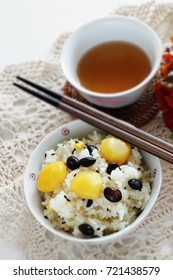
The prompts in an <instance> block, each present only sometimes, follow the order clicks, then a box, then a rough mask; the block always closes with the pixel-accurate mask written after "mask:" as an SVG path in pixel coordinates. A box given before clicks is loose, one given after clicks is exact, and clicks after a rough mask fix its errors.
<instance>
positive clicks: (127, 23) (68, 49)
mask: <svg viewBox="0 0 173 280" xmlns="http://www.w3.org/2000/svg"><path fill="white" fill-rule="evenodd" d="M108 41H125V42H129V43H133V44H135V45H137V46H138V47H140V48H142V49H143V50H144V51H145V53H146V54H147V55H148V57H149V60H150V63H151V71H150V73H149V75H148V76H147V77H146V78H145V79H144V80H143V81H142V82H141V83H140V84H138V85H137V86H135V87H133V88H131V89H129V90H126V91H122V92H119V93H105V94H103V93H99V92H93V91H91V90H88V89H86V88H84V87H83V86H82V85H81V84H80V82H79V79H78V76H77V73H76V69H77V65H78V63H79V60H80V59H81V57H82V56H83V54H84V53H86V51H87V50H89V49H90V48H92V47H94V46H95V45H98V44H101V43H105V42H108ZM161 55H162V46H161V42H160V40H159V38H158V36H157V34H156V33H155V32H154V31H153V30H152V29H151V28H150V27H149V26H148V25H146V24H145V23H144V22H141V21H139V20H137V19H134V18H131V17H126V16H112V17H111V16H110V17H106V18H101V19H97V20H94V21H92V22H89V23H87V24H85V25H83V26H82V27H80V28H79V29H78V30H76V31H75V32H73V33H72V34H71V36H70V37H69V38H68V39H67V41H66V43H65V45H64V47H63V50H62V56H61V64H62V69H63V72H64V75H65V77H66V79H67V80H68V81H69V82H70V83H71V84H72V85H73V86H74V87H75V88H76V89H77V90H78V92H79V93H81V95H82V96H83V97H84V98H85V99H87V100H88V101H89V102H91V103H93V104H96V105H99V106H103V107H114V108H118V107H123V106H127V105H130V104H132V103H134V102H136V101H137V100H138V99H139V98H140V97H141V95H142V94H143V93H144V92H145V91H146V90H147V88H148V87H149V85H150V83H151V81H152V79H153V77H154V75H155V74H156V72H157V70H158V68H159V66H160V62H161Z"/></svg>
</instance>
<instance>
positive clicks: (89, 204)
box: [86, 199, 93, 207]
mask: <svg viewBox="0 0 173 280" xmlns="http://www.w3.org/2000/svg"><path fill="white" fill-rule="evenodd" d="M92 204H93V200H92V199H88V201H87V204H86V207H90V206H91V205H92Z"/></svg>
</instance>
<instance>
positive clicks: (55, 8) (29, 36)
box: [0, 0, 173, 260]
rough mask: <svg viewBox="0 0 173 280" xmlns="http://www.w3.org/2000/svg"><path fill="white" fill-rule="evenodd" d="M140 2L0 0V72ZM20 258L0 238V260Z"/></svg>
mask: <svg viewBox="0 0 173 280" xmlns="http://www.w3.org/2000/svg"><path fill="white" fill-rule="evenodd" d="M156 1H158V2H160V1H159V0H156ZM142 2H146V0H136V1H131V0H121V1H117V0H90V1H89V0H70V1H69V0H29V1H28V0H0V71H2V70H3V69H4V68H5V67H6V66H7V65H11V64H18V63H21V62H27V61H33V60H39V59H46V57H47V56H48V54H49V51H50V49H51V47H52V45H53V43H54V42H55V41H56V39H57V38H58V37H59V35H60V34H62V33H64V32H69V31H73V30H75V29H76V28H77V27H79V26H80V25H81V24H83V23H85V22H87V21H89V20H92V19H95V18H98V17H102V16H107V15H109V14H110V13H111V12H112V11H113V10H114V9H115V8H117V7H118V6H119V5H127V4H134V3H135V4H136V5H140V4H141V3H142ZM165 2H166V1H165ZM169 2H171V0H170V1H169ZM172 2H173V0H172ZM24 258H25V257H24V255H23V253H22V252H20V251H19V250H18V249H17V248H15V247H14V246H12V245H11V244H10V243H8V242H6V241H5V240H3V239H2V238H1V237H0V259H1V260H3V259H4V260H5V259H13V260H14V259H24Z"/></svg>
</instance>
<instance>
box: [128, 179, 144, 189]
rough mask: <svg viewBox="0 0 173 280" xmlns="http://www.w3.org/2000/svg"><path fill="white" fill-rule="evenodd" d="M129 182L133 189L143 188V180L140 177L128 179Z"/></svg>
mask: <svg viewBox="0 0 173 280" xmlns="http://www.w3.org/2000/svg"><path fill="white" fill-rule="evenodd" d="M128 184H129V186H130V187H131V188H132V189H133V190H137V191H141V190H142V182H141V181H140V180H139V179H130V180H129V181H128Z"/></svg>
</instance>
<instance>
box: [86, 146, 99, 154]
mask: <svg viewBox="0 0 173 280" xmlns="http://www.w3.org/2000/svg"><path fill="white" fill-rule="evenodd" d="M87 149H88V151H89V153H90V155H92V152H93V151H94V150H95V149H97V150H98V148H97V147H95V146H94V145H87Z"/></svg>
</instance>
